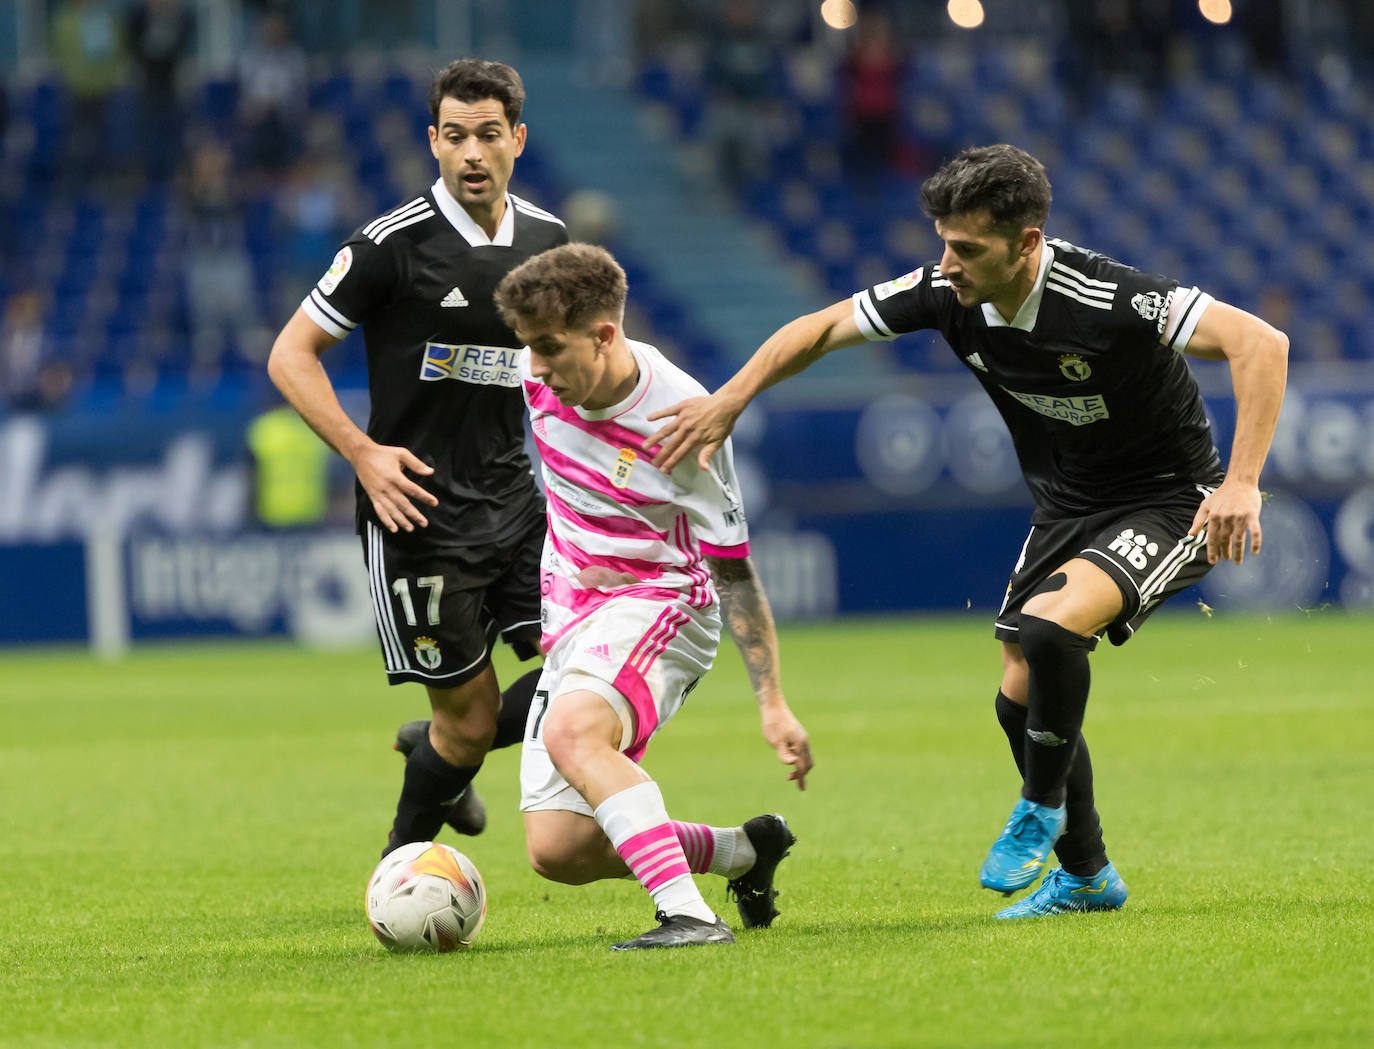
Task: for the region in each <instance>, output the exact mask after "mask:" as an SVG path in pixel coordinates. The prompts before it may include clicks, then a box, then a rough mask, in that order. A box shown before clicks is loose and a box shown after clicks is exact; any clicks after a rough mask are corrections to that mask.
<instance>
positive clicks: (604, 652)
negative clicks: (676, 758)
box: [520, 597, 720, 816]
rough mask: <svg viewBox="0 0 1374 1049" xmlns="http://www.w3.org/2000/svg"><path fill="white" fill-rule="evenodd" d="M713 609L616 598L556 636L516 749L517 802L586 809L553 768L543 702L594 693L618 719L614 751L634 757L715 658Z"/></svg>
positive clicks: (716, 628)
mask: <svg viewBox="0 0 1374 1049" xmlns="http://www.w3.org/2000/svg"><path fill="white" fill-rule="evenodd" d="M719 641H720V614H719V611H718V610H717V608H716V607H715V606H714V605H713V606H711V607H710V608H707V609H700V608H691V607H688V606H687V605H685V604H681V603H679V602H672V603H669V604H665V603H664V602H663V601H658V600H655V601H647V600H642V599H638V598H630V597H627V598H617V599H615V600H612V601H609V602H607V603H606V604H605V605H602V606H601V607H600V608H598V609H597V610H596V611H595V612H593V613H592V614H591V615H589V616H588V617H587V618H586V619H584V620H583V621H582V622H581V623H579V624H578V625H577V626H576V627H575V628H574V629H572V630H570V631H569V632H568V633H567V634H565V635H563V637H561V638H559V640H558V643H557V644H556V645H554V647H553V651H551V652H550V653H548V655H547V657H546V658H545V660H544V671H543V674H542V675H541V676H540V678H539V687H538V689H537V690H536V691H535V694H534V702H533V703H531V704H530V715H529V720H528V721H527V722H526V723H525V740H524V745H523V746H522V747H521V753H520V808H521V810H522V811H524V812H530V811H533V810H536V809H566V810H568V811H571V812H581V813H584V814H586V815H588V816H590V815H591V814H592V807H591V806H590V805H589V804H587V801H586V799H585V798H583V797H582V795H581V794H579V793H577V791H575V790H574V789H573V788H572V786H571V785H570V784H569V783H568V781H567V780H565V779H564V778H563V777H562V775H560V774H559V772H558V770H557V769H556V768H554V765H553V762H552V761H551V760H550V759H549V752H548V750H547V749H546V748H545V746H544V735H543V733H544V721H545V718H546V715H547V714H548V710H549V707H550V706H552V705H553V704H554V703H555V702H557V700H558V697H559V696H561V695H564V694H566V693H569V692H577V691H581V690H587V691H590V692H595V693H596V694H597V695H599V696H601V697H602V698H604V699H605V700H606V702H607V703H609V704H610V705H611V709H612V710H614V711H615V712H616V714H617V715H619V717H620V723H621V726H622V728H621V734H620V749H621V750H622V751H623V752H624V753H625V754H626V755H627V756H629V757H630V758H631V759H633V760H634V761H639V759H640V758H641V757H643V756H644V748H645V747H647V746H648V744H649V740H650V739H651V738H652V737H653V736H654V734H655V733H656V732H657V731H658V730H659V728H661V727H662V726H663V725H664V724H666V723H667V722H668V721H669V719H671V718H672V717H673V715H674V714H676V713H677V712H678V710H679V709H681V707H682V704H683V702H684V701H685V700H686V699H687V694H688V693H689V692H691V691H692V689H693V687H694V686H695V685H696V683H697V682H698V681H699V680H701V676H702V675H703V674H705V673H706V671H708V670H710V669H711V664H712V663H713V662H714V661H715V657H716V646H717V644H718V643H719Z"/></svg>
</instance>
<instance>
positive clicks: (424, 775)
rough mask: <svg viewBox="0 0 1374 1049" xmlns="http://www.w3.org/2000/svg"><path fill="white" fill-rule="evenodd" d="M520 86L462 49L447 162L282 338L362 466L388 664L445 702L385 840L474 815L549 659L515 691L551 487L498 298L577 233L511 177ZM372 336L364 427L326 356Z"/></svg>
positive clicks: (337, 261) (533, 638) (335, 443)
mask: <svg viewBox="0 0 1374 1049" xmlns="http://www.w3.org/2000/svg"><path fill="white" fill-rule="evenodd" d="M524 98H525V91H524V86H523V84H522V83H521V80H520V76H519V74H518V73H516V71H515V70H514V69H512V68H511V67H510V66H507V65H504V64H502V63H499V62H487V61H483V60H480V59H461V60H459V61H457V62H454V63H452V64H450V65H449V66H448V67H446V68H445V69H443V70H441V71H440V73H439V74H438V75H437V76H436V77H435V79H434V82H433V85H432V86H431V88H430V97H429V109H430V117H431V119H432V121H433V123H432V124H431V126H430V128H429V142H430V150H431V152H432V153H433V154H434V157H435V159H436V160H437V161H438V163H439V178H438V180H437V181H436V182H435V183H434V184H433V185H432V186H431V187H430V188H429V189H427V190H425V191H424V192H423V193H421V194H419V195H418V196H416V197H413V198H412V199H410V200H408V201H406V202H405V203H402V204H400V205H399V206H397V207H395V208H392V209H391V210H390V211H388V212H386V213H384V214H382V215H379V216H377V217H376V218H374V219H373V220H372V221H370V222H368V223H366V224H364V225H363V226H362V227H360V228H359V229H358V230H357V231H356V232H355V233H354V234H353V235H352V236H351V237H349V239H348V241H347V242H346V243H345V244H344V245H343V247H341V248H340V249H339V252H338V254H337V255H335V257H334V262H333V265H331V266H330V267H329V270H328V272H327V273H325V275H324V276H323V277H321V278H320V280H319V283H318V284H316V286H315V287H314V288H313V289H312V290H311V292H310V294H309V295H308V296H306V298H305V300H304V301H303V302H302V303H301V306H300V308H299V309H298V310H297V311H296V313H295V315H294V316H293V317H292V318H291V320H290V321H289V322H287V324H286V327H285V328H283V329H282V332H281V334H280V335H278V337H277V340H276V343H275V344H274V345H273V347H272V355H271V358H270V360H269V362H268V372H269V374H270V375H271V377H272V381H273V382H274V383H276V385H277V387H278V389H280V390H281V392H282V394H283V395H284V396H285V397H286V399H287V400H288V401H290V403H291V404H292V406H293V407H294V408H295V409H296V410H297V411H298V412H299V413H300V414H301V417H302V418H303V419H304V420H305V421H306V422H307V423H309V424H310V426H311V428H312V429H314V431H315V432H316V433H317V434H319V435H320V437H321V438H322V439H323V440H324V441H325V442H327V443H328V444H329V445H330V447H332V448H333V449H334V450H335V451H337V452H338V453H339V454H340V455H342V456H343V457H344V458H345V459H347V460H348V462H349V464H350V465H351V466H352V467H353V470H354V472H355V473H356V474H357V496H358V512H357V520H358V532H359V535H360V536H361V537H362V540H363V550H364V558H365V561H366V564H367V570H368V575H369V579H370V582H371V589H372V599H373V605H374V610H375V614H376V621H377V633H378V636H379V638H380V640H381V645H382V653H383V657H384V659H385V663H386V674H387V679H388V681H389V682H390V683H391V684H393V685H394V684H399V683H401V682H406V681H415V682H419V683H420V684H423V685H424V686H425V688H426V690H427V692H428V694H429V702H430V709H431V712H432V721H430V722H429V724H428V731H427V732H426V731H424V730H423V729H422V726H423V725H424V723H423V722H420V723H415V724H414V725H412V726H408V728H410V729H411V731H409V732H406V731H405V730H403V732H402V735H401V737H400V738H399V739H398V747H401V748H403V749H404V750H405V751H406V752H407V761H406V771H405V781H404V785H403V787H402V790H401V797H400V800H399V802H398V803H397V807H396V817H395V821H394V823H393V825H392V829H391V834H390V836H389V838H388V841H387V847H386V851H390V850H392V849H394V848H397V847H399V846H400V845H403V844H406V843H407V842H411V841H427V840H431V839H432V838H434V836H435V835H436V834H437V833H438V831H439V829H440V827H442V826H443V824H444V822H445V820H447V821H448V822H449V823H450V824H451V825H452V826H454V827H455V829H458V830H459V831H461V832H464V833H477V832H478V831H480V830H481V829H482V826H483V825H484V823H485V812H484V810H483V808H482V806H481V802H480V800H479V799H478V798H477V796H476V793H475V791H473V790H472V789H471V787H470V784H471V782H472V778H473V777H474V776H475V775H476V774H477V770H478V769H479V768H480V767H481V764H482V761H483V759H484V757H485V756H486V753H487V751H488V750H489V749H490V748H491V747H493V746H494V745H495V746H503V745H509V744H510V743H513V742H516V741H518V740H519V739H520V737H521V735H522V734H523V729H524V724H525V711H526V710H527V709H528V707H529V702H530V698H531V696H532V694H533V689H534V686H535V684H536V683H537V680H538V672H537V671H534V672H531V673H529V674H526V675H525V677H523V678H521V679H520V681H518V682H516V683H515V684H514V685H512V686H511V687H510V688H509V689H507V692H506V695H505V696H504V697H503V696H502V695H501V693H500V691H499V688H498V685H497V682H496V676H495V673H494V672H493V670H492V666H491V646H492V643H493V642H494V640H495V639H496V636H497V635H498V634H500V635H501V636H503V637H504V639H505V640H506V641H507V642H508V643H510V644H512V645H513V646H514V647H515V649H516V651H517V652H518V653H520V655H521V656H522V658H528V657H529V656H532V655H534V654H535V652H536V650H537V649H536V645H537V639H538V637H539V633H540V624H539V582H538V580H539V558H540V553H541V550H542V546H543V538H544V521H545V518H544V503H543V498H542V497H541V496H540V494H539V492H538V490H537V487H536V485H535V482H534V478H533V476H532V472H531V469H530V462H529V459H528V457H527V456H526V454H525V451H524V426H523V414H524V405H523V401H522V396H521V392H520V377H519V369H518V367H517V358H518V356H519V351H520V343H519V341H518V340H517V339H516V338H515V335H514V334H513V333H512V332H511V330H510V329H509V328H508V327H507V326H506V325H505V324H504V323H503V322H502V320H501V318H500V316H499V314H498V313H497V311H496V308H495V306H494V305H493V303H492V299H491V296H492V293H493V291H495V289H496V285H497V284H498V283H499V282H500V280H501V278H502V277H503V276H505V275H506V273H508V272H509V271H510V270H512V269H514V268H515V267H516V266H518V265H519V264H520V263H521V262H523V261H524V260H525V259H527V258H530V257H532V256H534V255H537V254H539V253H540V252H542V251H546V250H547V249H549V248H552V247H556V246H558V245H560V244H565V243H567V240H568V236H567V231H566V229H565V228H564V226H563V223H562V222H561V221H559V220H558V219H557V218H555V217H554V216H552V215H550V214H549V213H548V212H546V211H542V210H540V209H539V208H537V207H535V206H534V205H532V204H530V203H528V202H526V201H524V200H521V199H520V198H519V197H517V196H514V195H513V194H511V193H510V192H509V191H508V189H507V185H508V183H509V182H510V177H511V171H512V169H513V167H514V164H515V159H516V158H517V157H518V156H519V155H520V154H521V152H522V151H523V150H524V146H525V135H526V127H525V125H524V124H523V123H521V122H520V113H521V109H522V107H523V103H524ZM356 327H361V328H362V332H363V339H364V340H365V342H366V345H367V373H368V392H369V396H370V401H371V414H370V418H369V419H368V424H367V431H366V433H364V432H363V431H362V430H360V429H359V428H358V427H357V426H356V425H355V424H354V423H353V422H352V421H351V420H350V419H349V417H348V416H347V414H346V413H345V412H344V411H343V409H342V407H341V406H340V404H339V400H338V397H337V396H336V394H335V391H334V388H333V385H332V384H331V383H330V380H329V378H328V376H327V375H326V373H325V371H324V368H323V367H322V365H321V362H320V357H321V355H322V354H323V353H324V352H325V351H326V350H328V349H329V348H330V347H332V346H333V345H335V344H336V343H337V342H338V341H339V340H340V339H343V338H344V337H345V336H347V335H348V333H349V332H351V331H352V330H353V329H354V328H356Z"/></svg>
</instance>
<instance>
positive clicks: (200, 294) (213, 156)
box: [181, 139, 269, 380]
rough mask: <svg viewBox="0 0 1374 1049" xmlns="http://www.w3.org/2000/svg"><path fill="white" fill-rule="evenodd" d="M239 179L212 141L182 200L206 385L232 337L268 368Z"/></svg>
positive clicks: (200, 154) (196, 363) (197, 364)
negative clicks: (247, 244)
mask: <svg viewBox="0 0 1374 1049" xmlns="http://www.w3.org/2000/svg"><path fill="white" fill-rule="evenodd" d="M234 175H235V172H234V170H233V157H232V155H231V154H230V152H229V149H228V148H227V147H226V146H225V145H224V144H223V143H221V142H219V141H218V140H215V139H209V140H206V141H204V142H201V143H200V144H199V145H197V146H196V147H195V149H194V151H193V152H192V154H191V160H190V164H189V168H188V171H187V176H186V184H185V187H184V191H183V193H182V194H181V203H182V207H183V208H184V212H183V214H182V216H181V225H182V241H183V244H182V247H183V260H184V272H185V280H186V307H187V313H188V318H187V319H188V321H189V324H190V329H191V361H190V371H191V374H192V376H193V378H197V379H200V380H213V379H214V378H215V377H217V376H218V374H219V371H220V366H221V363H222V360H221V359H222V357H223V355H224V353H225V350H226V349H227V348H228V344H227V340H226V337H232V339H233V341H234V343H235V345H236V346H237V348H238V349H239V350H240V352H241V353H242V354H243V355H244V356H246V357H248V358H250V359H256V358H261V359H264V360H265V359H266V356H267V350H268V342H269V335H268V333H267V332H266V331H265V330H264V328H263V327H262V322H261V319H260V314H259V309H258V304H257V298H256V294H255V291H254V285H253V267H252V261H251V260H250V259H249V257H248V251H247V248H246V245H245V235H244V233H245V230H244V207H243V200H242V198H241V196H240V193H239V190H238V186H239V182H238V181H237V180H236V179H235V177H234Z"/></svg>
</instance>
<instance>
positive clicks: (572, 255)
mask: <svg viewBox="0 0 1374 1049" xmlns="http://www.w3.org/2000/svg"><path fill="white" fill-rule="evenodd" d="M625 295H626V283H625V271H624V270H623V269H621V268H620V263H618V262H616V261H615V259H613V258H612V257H611V253H610V252H609V251H607V250H606V249H605V248H599V247H597V246H596V245H595V244H581V243H577V242H574V243H572V244H563V245H560V246H559V247H556V248H550V249H549V250H548V251H545V252H541V253H540V254H538V255H536V256H534V258H532V259H526V260H525V261H524V262H522V263H521V264H520V265H519V266H517V267H515V269H513V270H511V271H510V272H509V273H507V274H506V275H505V276H504V277H503V278H501V283H500V284H498V285H497V286H496V293H495V294H494V295H493V296H492V301H493V302H495V303H496V309H497V310H498V311H499V312H500V314H501V319H502V320H503V321H505V322H506V324H508V325H509V326H510V327H512V328H514V327H516V325H517V323H518V322H520V321H526V322H529V321H533V322H535V323H553V324H561V325H563V326H565V327H567V328H576V327H578V326H580V325H582V324H585V323H588V322H590V321H592V320H595V319H598V318H602V317H615V318H619V317H620V315H621V314H622V313H623V312H624V311H625Z"/></svg>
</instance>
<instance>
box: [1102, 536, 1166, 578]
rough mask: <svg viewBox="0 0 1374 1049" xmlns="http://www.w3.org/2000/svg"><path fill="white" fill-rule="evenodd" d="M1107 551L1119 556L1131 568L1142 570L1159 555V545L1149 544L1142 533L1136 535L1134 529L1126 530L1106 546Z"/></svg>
mask: <svg viewBox="0 0 1374 1049" xmlns="http://www.w3.org/2000/svg"><path fill="white" fill-rule="evenodd" d="M1107 549H1108V550H1110V551H1111V552H1112V553H1114V554H1120V555H1121V556H1122V557H1124V558H1125V559H1126V560H1127V561H1129V562H1130V563H1131V565H1132V566H1133V567H1135V568H1144V567H1145V566H1146V565H1147V564H1149V563H1150V561H1149V559H1150V558H1151V557H1154V556H1155V554H1157V553H1159V544H1158V543H1152V542H1150V540H1149V538H1148V537H1146V535H1145V533H1144V532H1140V533H1137V532H1136V531H1135V529H1133V528H1127V529H1126V530H1125V531H1123V532H1122V533H1121V534H1120V535H1119V536H1117V537H1116V538H1115V539H1113V540H1112V541H1111V542H1110V543H1108V544H1107Z"/></svg>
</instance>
